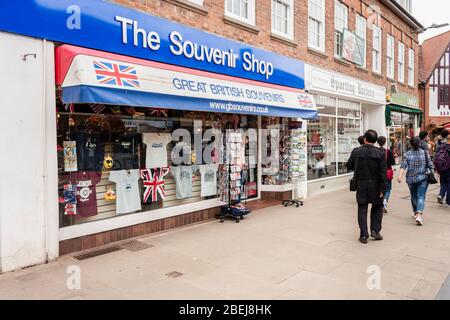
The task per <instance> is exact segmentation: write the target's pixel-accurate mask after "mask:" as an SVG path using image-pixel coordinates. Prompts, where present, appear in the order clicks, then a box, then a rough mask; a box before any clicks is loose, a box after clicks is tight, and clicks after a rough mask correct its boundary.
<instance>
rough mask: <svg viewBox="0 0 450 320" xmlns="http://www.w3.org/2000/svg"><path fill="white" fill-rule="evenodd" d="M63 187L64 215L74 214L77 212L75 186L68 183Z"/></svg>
mask: <svg viewBox="0 0 450 320" xmlns="http://www.w3.org/2000/svg"><path fill="white" fill-rule="evenodd" d="M63 188H64V191H63V195H64V196H63V203H64V215H66V216H74V215H76V214H77V186H76V185H75V184H71V183H70V184H65V185H64V187H63Z"/></svg>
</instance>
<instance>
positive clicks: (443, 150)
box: [433, 141, 450, 207]
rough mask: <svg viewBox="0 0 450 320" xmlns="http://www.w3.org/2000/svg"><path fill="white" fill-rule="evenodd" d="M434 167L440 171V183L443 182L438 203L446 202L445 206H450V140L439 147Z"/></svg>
mask: <svg viewBox="0 0 450 320" xmlns="http://www.w3.org/2000/svg"><path fill="white" fill-rule="evenodd" d="M433 162H434V167H435V168H436V171H437V172H438V173H439V183H440V184H441V187H440V190H439V195H438V199H437V200H438V203H440V204H444V199H445V206H446V207H449V206H450V193H449V188H450V141H447V143H446V144H443V145H441V146H440V147H439V150H438V152H436V155H435V157H434V161H433Z"/></svg>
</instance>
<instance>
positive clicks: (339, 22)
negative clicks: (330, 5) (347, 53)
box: [334, 0, 348, 57]
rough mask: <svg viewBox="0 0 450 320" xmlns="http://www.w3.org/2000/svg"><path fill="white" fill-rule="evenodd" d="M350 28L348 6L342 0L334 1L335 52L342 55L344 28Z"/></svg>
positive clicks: (339, 55) (338, 55)
mask: <svg viewBox="0 0 450 320" xmlns="http://www.w3.org/2000/svg"><path fill="white" fill-rule="evenodd" d="M345 29H348V8H347V6H345V5H344V4H343V3H342V2H340V1H337V0H335V2H334V54H335V55H336V56H337V57H342V52H343V48H344V30H345Z"/></svg>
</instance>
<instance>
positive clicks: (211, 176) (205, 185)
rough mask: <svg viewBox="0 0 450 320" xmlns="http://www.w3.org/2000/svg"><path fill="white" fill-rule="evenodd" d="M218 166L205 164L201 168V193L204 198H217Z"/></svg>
mask: <svg viewBox="0 0 450 320" xmlns="http://www.w3.org/2000/svg"><path fill="white" fill-rule="evenodd" d="M218 169H219V165H217V164H205V165H202V166H200V168H199V170H200V174H201V177H202V181H201V193H200V195H201V196H202V197H209V196H215V195H216V194H217V170H218Z"/></svg>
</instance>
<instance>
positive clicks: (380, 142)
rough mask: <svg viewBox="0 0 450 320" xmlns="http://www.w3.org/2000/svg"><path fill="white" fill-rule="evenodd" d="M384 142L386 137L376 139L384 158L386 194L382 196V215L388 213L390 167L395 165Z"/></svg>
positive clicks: (390, 190) (390, 188) (391, 178)
mask: <svg viewBox="0 0 450 320" xmlns="http://www.w3.org/2000/svg"><path fill="white" fill-rule="evenodd" d="M386 141H387V139H386V137H383V136H380V137H378V145H379V146H380V150H381V151H382V152H383V153H384V154H385V158H386V193H385V194H384V200H383V207H384V209H383V211H384V213H388V210H387V204H388V202H389V198H390V196H391V192H392V180H393V179H394V169H393V167H392V166H394V165H395V158H394V154H393V153H392V151H391V150H389V149H387V148H385V145H386Z"/></svg>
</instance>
